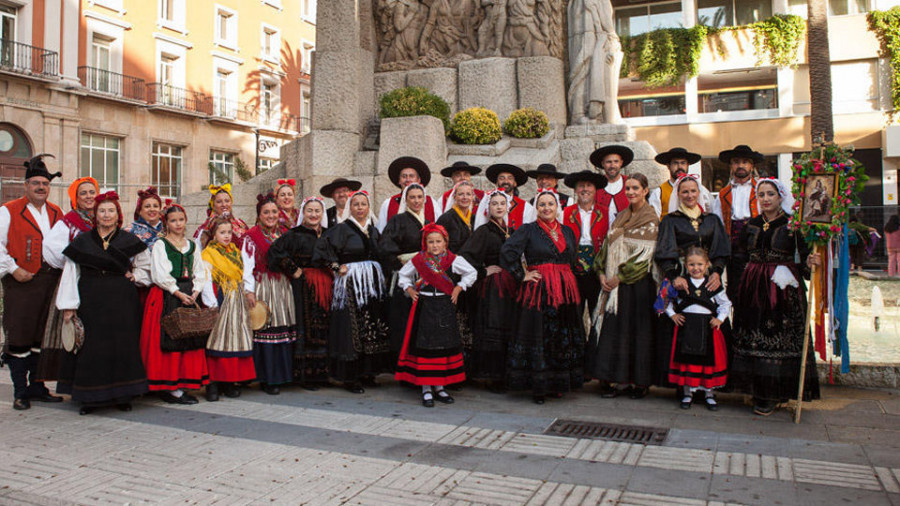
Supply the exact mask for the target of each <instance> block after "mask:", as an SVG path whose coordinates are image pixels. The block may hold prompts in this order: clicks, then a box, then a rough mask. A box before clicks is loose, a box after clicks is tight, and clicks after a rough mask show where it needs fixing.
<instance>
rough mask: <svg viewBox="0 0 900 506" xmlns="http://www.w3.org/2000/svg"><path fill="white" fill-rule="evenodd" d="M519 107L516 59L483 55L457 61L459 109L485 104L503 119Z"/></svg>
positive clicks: (483, 105) (484, 105)
mask: <svg viewBox="0 0 900 506" xmlns="http://www.w3.org/2000/svg"><path fill="white" fill-rule="evenodd" d="M518 106H519V99H518V93H517V87H516V60H515V59H513V58H484V59H481V60H468V61H464V62H461V63H460V64H459V109H460V110H463V109H468V108H470V107H486V108H488V109H491V110H492V111H494V112H496V113H497V116H499V117H500V121H501V122H502V121H506V118H507V117H508V116H509V113H511V112H513V111H514V110H516V109H517V108H518Z"/></svg>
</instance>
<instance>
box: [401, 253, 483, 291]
mask: <svg viewBox="0 0 900 506" xmlns="http://www.w3.org/2000/svg"><path fill="white" fill-rule="evenodd" d="M450 270H451V271H453V273H454V274H459V275H460V276H462V279H460V280H459V283H457V286H460V287H462V289H463V291H465V290H466V289H467V288H469V287H470V286H472V284H474V283H475V280H477V279H478V271H477V270H475V268H474V267H472V264H470V263H469V262H467V261H466V259H465V258H463V257H462V255H456V259H454V260H453V264H452V265H451V266H450ZM418 274H419V273H418V271H416V266H415V265H413V263H412V262H406V265H404V266H403V268H401V269H400V272H399V273H398V275H397V284H398V285H399V286H400V288H402V289H403V290H404V291H406V289H407V288H410V287H414V286H415V284H416V278H417V277H418ZM420 295H426V296H431V295H432V294H430V293H423V294H420ZM447 295H449V294H447Z"/></svg>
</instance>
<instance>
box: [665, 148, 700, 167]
mask: <svg viewBox="0 0 900 506" xmlns="http://www.w3.org/2000/svg"><path fill="white" fill-rule="evenodd" d="M700 158H701V157H700V155H698V154H697V153H691V152H690V151H688V150H686V149H684V148H672V149H670V150H668V151H666V152H664V153H660V154H658V155H656V157H655V158H654V160H656V161H657V162H659V163H661V164H663V165H669V162H671V161H672V160H687V163H688V165H694V164H695V163H697V162H699V161H700Z"/></svg>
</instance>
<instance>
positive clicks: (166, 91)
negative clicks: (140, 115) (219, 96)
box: [147, 83, 212, 114]
mask: <svg viewBox="0 0 900 506" xmlns="http://www.w3.org/2000/svg"><path fill="white" fill-rule="evenodd" d="M147 103H149V104H154V105H164V106H168V107H173V108H176V109H181V110H184V111H189V112H196V113H200V114H212V99H211V97H210V96H209V95H206V94H204V93H200V92H199V91H193V90H186V89H184V88H176V87H175V86H170V85H168V84H163V83H149V84H147Z"/></svg>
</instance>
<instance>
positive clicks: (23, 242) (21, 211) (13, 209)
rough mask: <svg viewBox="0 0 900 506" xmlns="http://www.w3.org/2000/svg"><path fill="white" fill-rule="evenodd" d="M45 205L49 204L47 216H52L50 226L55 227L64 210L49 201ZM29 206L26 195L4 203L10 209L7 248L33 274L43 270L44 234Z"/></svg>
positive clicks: (17, 262)
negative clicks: (42, 248)
mask: <svg viewBox="0 0 900 506" xmlns="http://www.w3.org/2000/svg"><path fill="white" fill-rule="evenodd" d="M44 205H45V206H47V216H48V217H49V218H50V226H51V227H53V225H56V222H57V221H59V220H60V219H62V217H63V212H62V210H61V209H60V208H58V207H56V206H55V205H53V204H51V203H49V202H47V203H45V204H44ZM27 206H28V199H26V198H25V197H21V198H18V199H16V200H13V201H12V202H7V203H6V204H4V207H6V209H8V210H9V233H7V234H6V239H7V243H6V250H7V251H8V252H9V256H11V257H13V258H14V259H15V261H16V265H18V266H19V267H21V268H23V269H25V270H26V271H28V272H30V273H32V274H37V271H39V270H41V262H42V252H41V247H42V245H43V242H44V235H43V234H42V233H41V227H40V226H38V224H37V222H35V221H34V217H32V216H31V212H30V211H28V207H27Z"/></svg>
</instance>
